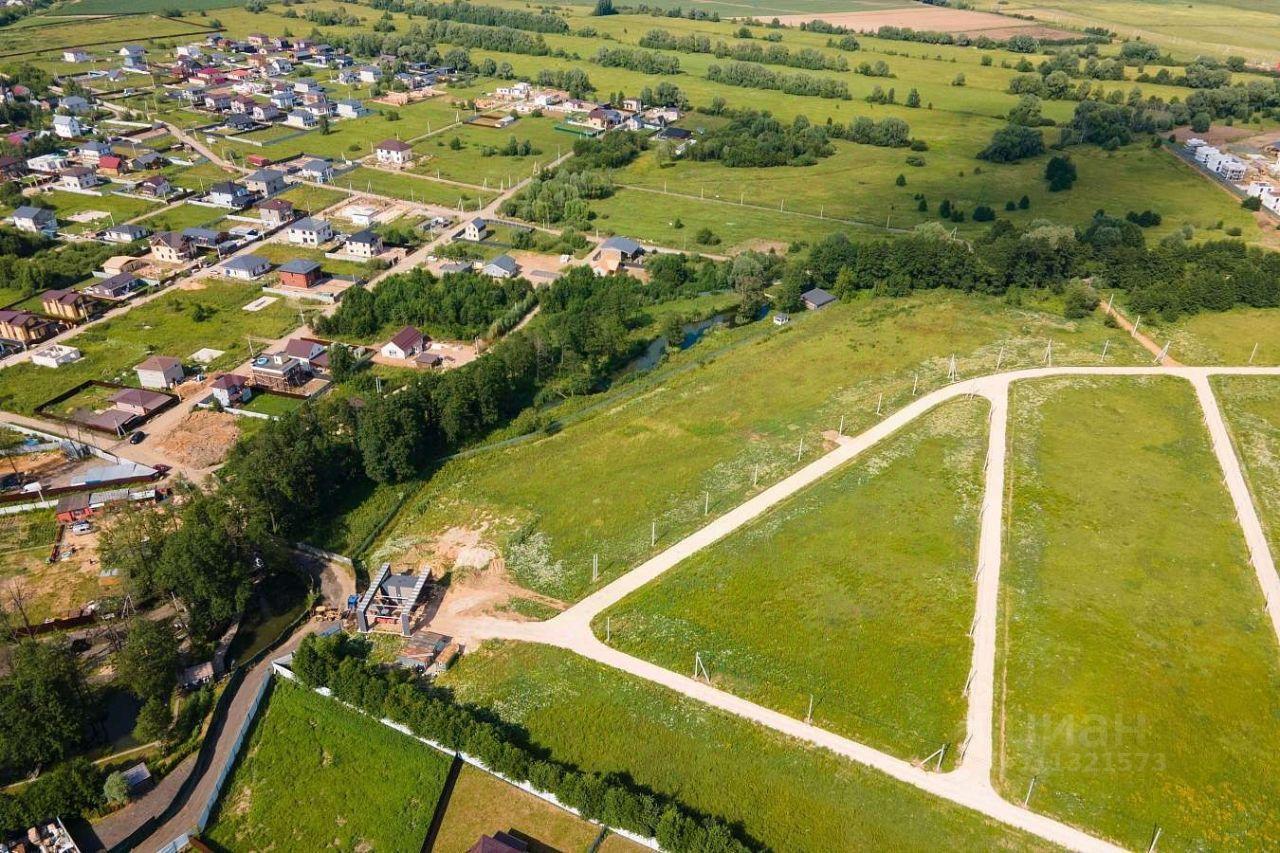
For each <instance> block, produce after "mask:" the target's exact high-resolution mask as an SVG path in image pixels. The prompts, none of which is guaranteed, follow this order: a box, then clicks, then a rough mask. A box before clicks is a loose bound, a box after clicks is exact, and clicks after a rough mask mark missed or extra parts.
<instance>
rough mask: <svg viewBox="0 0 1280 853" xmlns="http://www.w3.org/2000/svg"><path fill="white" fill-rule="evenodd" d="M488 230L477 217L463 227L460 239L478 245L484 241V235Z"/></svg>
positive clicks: (483, 222) (487, 226) (487, 225)
mask: <svg viewBox="0 0 1280 853" xmlns="http://www.w3.org/2000/svg"><path fill="white" fill-rule="evenodd" d="M488 230H489V224H488V223H487V222H485V221H484V220H483V219H481V218H480V217H478V216H477V217H476V218H475V219H472V220H471V221H470V222H468V223H467V224H466V225H465V226H463V228H462V239H464V240H470V241H472V242H473V243H478V242H480V241H481V240H483V239H484V235H485V233H486V232H487V231H488Z"/></svg>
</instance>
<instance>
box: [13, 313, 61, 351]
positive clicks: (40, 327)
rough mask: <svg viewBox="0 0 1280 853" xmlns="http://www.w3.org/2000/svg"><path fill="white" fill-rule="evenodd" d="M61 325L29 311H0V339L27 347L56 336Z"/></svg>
mask: <svg viewBox="0 0 1280 853" xmlns="http://www.w3.org/2000/svg"><path fill="white" fill-rule="evenodd" d="M60 328H61V325H60V324H59V323H57V322H55V321H53V320H50V319H48V318H46V317H40V316H37V315H36V314H32V313H31V312H30V311H14V310H10V309H4V310H0V338H4V339H6V340H10V341H17V342H18V343H20V344H23V345H26V346H29V345H31V344H36V343H39V342H40V341H43V340H44V339H45V338H48V337H51V336H52V335H55V334H57V332H58V331H59V329H60Z"/></svg>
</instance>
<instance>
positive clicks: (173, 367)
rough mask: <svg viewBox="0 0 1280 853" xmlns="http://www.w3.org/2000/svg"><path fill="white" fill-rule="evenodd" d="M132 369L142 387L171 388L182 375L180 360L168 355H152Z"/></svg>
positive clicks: (179, 380)
mask: <svg viewBox="0 0 1280 853" xmlns="http://www.w3.org/2000/svg"><path fill="white" fill-rule="evenodd" d="M133 370H134V372H135V373H137V374H138V384H139V385H141V386H142V387H143V388H155V389H161V390H164V389H167V388H172V387H173V386H174V385H177V384H178V383H179V382H181V381H182V376H183V370H182V362H181V361H179V360H178V359H176V358H174V357H173V356H169V355H153V356H151V357H150V358H148V359H147V360H146V361H144V362H142V364H139V365H138V366H137V367H135V368H134V369H133Z"/></svg>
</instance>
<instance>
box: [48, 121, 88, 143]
mask: <svg viewBox="0 0 1280 853" xmlns="http://www.w3.org/2000/svg"><path fill="white" fill-rule="evenodd" d="M53 132H54V133H56V134H58V136H60V137H62V138H63V139H75V138H76V137H77V136H83V135H84V125H82V124H81V123H80V119H78V118H76V117H75V116H63V115H58V116H54V117H53Z"/></svg>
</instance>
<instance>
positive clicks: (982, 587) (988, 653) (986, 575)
mask: <svg viewBox="0 0 1280 853" xmlns="http://www.w3.org/2000/svg"><path fill="white" fill-rule="evenodd" d="M1219 374H1221V375H1260V376H1277V377H1280V367H1183V366H1163V367H1160V366H1151V367H1057V368H1055V367H1046V368H1039V369H1033V370H1021V371H1013V372H1008V373H999V374H994V375H991V376H984V377H980V378H975V379H969V380H964V381H961V382H957V383H955V384H952V385H949V386H947V387H945V388H941V389H939V390H937V391H934V392H932V393H930V394H926V395H925V396H923V397H920V398H918V399H916V400H914V401H913V402H911V403H910V404H909V405H907V406H905V407H904V408H902V409H899V410H898V411H896V412H894V413H892V414H891V415H889V416H888V417H887V418H885V419H884V420H882V421H880V422H879V423H877V424H875V425H874V426H872V427H871V428H869V429H868V430H866V431H865V432H863V433H861V434H859V435H857V436H854V437H851V438H848V439H844V440H843V441H842V442H841V444H840V446H839V447H837V448H836V449H835V450H832V451H831V452H830V453H828V454H826V455H825V456H823V457H821V458H819V459H817V460H815V461H814V462H811V463H810V464H808V465H806V466H805V467H804V468H801V469H800V470H799V471H796V472H795V473H793V474H791V475H790V476H789V477H787V478H785V479H783V480H781V481H779V482H777V483H775V484H774V485H772V486H770V487H769V488H767V489H765V490H764V491H762V492H760V493H759V494H757V495H755V496H754V497H752V498H750V499H749V500H747V501H746V502H744V503H742V504H740V505H739V506H738V507H736V508H734V509H732V510H730V511H729V512H727V513H726V514H724V515H722V516H720V517H719V518H717V519H715V520H714V521H712V522H711V523H709V524H707V525H706V526H705V527H703V528H701V529H700V530H698V531H696V532H694V533H692V534H690V535H689V536H687V537H685V538H684V539H682V540H680V541H679V542H677V543H675V544H674V545H672V546H671V547H669V548H667V549H666V550H664V551H662V552H661V553H659V554H657V555H655V556H654V557H652V558H650V559H649V560H647V561H646V562H644V563H642V564H641V565H639V566H638V567H636V568H635V569H633V570H632V571H630V572H628V573H627V574H625V575H623V576H622V577H620V578H618V579H616V580H614V581H613V582H611V583H609V584H607V585H605V586H604V587H602V588H600V589H599V590H597V591H596V592H594V593H592V594H591V595H589V596H587V597H586V598H584V599H583V600H581V601H580V602H578V603H577V604H575V605H574V606H573V607H570V608H569V609H568V610H565V611H564V612H563V613H561V614H559V615H558V616H556V617H555V618H553V619H550V620H548V621H546V622H509V621H505V620H501V619H497V618H494V617H479V618H473V619H466V618H460V619H453V620H449V621H448V622H437V623H434V624H433V626H432V627H433V628H435V629H437V630H443V631H446V632H447V633H453V634H456V635H458V636H461V637H465V638H468V639H472V640H483V639H489V638H492V639H510V640H521V641H525V642H533V643H543V644H546V645H552V646H557V647H559V648H563V649H568V650H569V651H572V652H575V653H577V654H579V655H582V656H583V657H586V658H590V659H591V660H594V661H597V662H599V663H602V664H605V665H606V666H611V667H614V668H616V669H619V670H622V671H624V672H626V673H628V674H630V675H634V676H637V677H639V678H643V679H645V680H647V681H651V682H654V683H656V684H660V685H662V686H664V687H668V688H670V689H672V690H675V691H676V692H678V693H681V694H683V695H685V696H687V697H689V698H692V699H696V700H698V701H700V702H705V703H706V704H708V705H711V706H713V707H715V708H718V709H720V710H722V711H727V712H728V713H731V714H735V715H737V716H740V717H743V718H745V719H748V720H752V721H754V722H756V723H759V724H760V725H764V726H768V727H769V728H771V729H774V730H775V731H778V732H781V733H783V734H786V735H789V736H791V737H795V738H797V739H799V740H803V741H806V742H808V743H811V744H814V745H816V746H820V747H824V748H826V749H829V750H831V751H832V752H835V753H838V754H839V755H842V756H844V757H846V758H850V759H852V760H854V761H857V762H859V763H861V764H864V765H866V766H868V767H873V768H875V769H877V770H880V771H882V772H884V773H887V774H888V775H890V776H892V777H894V778H895V779H899V780H901V781H903V782H907V783H908V784H911V785H914V786H915V787H917V788H920V789H922V790H924V791H927V792H929V793H931V794H934V795H935V796H938V797H942V798H943V799H947V800H950V801H952V802H954V803H957V804H959V805H962V806H965V807H967V808H971V809H973V810H975V811H978V812H981V813H982V814H985V815H987V816H989V817H991V818H994V819H996V820H999V821H1001V822H1003V823H1006V824H1008V825H1010V826H1014V827H1017V828H1018V829H1021V830H1024V831H1026V832H1030V833H1032V834H1034V835H1037V836H1039V837H1041V838H1043V839H1045V840H1048V841H1051V842H1053V843H1055V844H1059V845H1062V846H1064V847H1067V848H1070V849H1073V850H1082V851H1114V850H1119V849H1121V848H1118V847H1117V846H1116V845H1114V844H1112V843H1111V842H1109V841H1106V840H1103V839H1100V838H1097V837H1095V836H1092V835H1090V834H1088V833H1086V832H1084V831H1082V830H1080V829H1077V828H1075V827H1072V826H1069V825H1067V824H1065V823H1062V822H1061V821H1058V820H1054V819H1053V818H1050V817H1046V816H1044V815H1040V814H1037V813H1035V812H1033V811H1030V810H1029V809H1025V808H1023V807H1021V806H1017V805H1014V804H1013V803H1010V802H1009V801H1007V800H1005V799H1004V798H1003V797H1001V796H1000V794H999V793H998V792H997V791H996V790H995V788H994V786H993V785H992V784H991V770H992V738H993V721H994V707H995V690H994V685H995V660H996V645H997V638H996V622H997V608H998V600H999V591H1000V567H1001V561H1002V534H1003V526H1002V525H1003V516H1002V511H1001V510H1002V506H1003V494H1004V479H1005V452H1006V428H1007V421H1008V402H1009V387H1010V385H1012V383H1014V382H1018V381H1024V380H1030V379H1041V378H1049V377H1056V376H1174V377H1180V378H1183V379H1186V380H1188V381H1189V382H1190V383H1191V384H1192V386H1193V387H1194V389H1195V391H1196V396H1197V399H1198V400H1199V403H1200V406H1201V409H1202V411H1203V414H1204V417H1205V422H1206V425H1207V427H1208V430H1209V437H1210V440H1211V443H1212V446H1213V451H1214V454H1215V455H1216V456H1217V458H1218V462H1219V465H1220V466H1221V468H1222V471H1223V475H1224V478H1225V482H1226V485H1227V489H1228V491H1229V493H1230V495H1231V498H1232V501H1233V502H1234V504H1235V507H1236V510H1237V513H1238V515H1239V519H1240V525H1241V529H1242V532H1243V534H1244V537H1245V541H1246V544H1247V546H1248V551H1249V556H1250V561H1251V562H1252V563H1253V566H1254V570H1255V572H1256V574H1257V578H1258V583H1259V586H1260V587H1261V588H1262V592H1263V595H1264V597H1265V599H1266V602H1267V613H1268V615H1269V616H1270V618H1271V623H1272V628H1273V630H1274V631H1275V633H1276V636H1277V638H1280V576H1277V574H1276V569H1275V563H1274V560H1273V558H1272V555H1271V552H1270V549H1269V547H1268V543H1267V540H1266V537H1265V535H1264V533H1263V529H1262V525H1261V523H1260V521H1259V519H1258V515H1257V512H1256V510H1255V508H1254V503H1253V499H1252V497H1251V495H1250V493H1249V486H1248V482H1247V481H1246V479H1245V477H1244V474H1243V471H1242V469H1241V466H1240V461H1239V459H1238V458H1237V457H1236V453H1235V449H1234V447H1233V446H1232V443H1231V439H1230V435H1229V433H1228V430H1227V427H1226V423H1225V421H1224V420H1223V417H1222V413H1221V411H1220V409H1219V407H1218V403H1217V399H1216V398H1215V396H1214V394H1213V391H1212V388H1211V387H1210V384H1209V378H1210V377H1211V376H1213V375H1219ZM967 395H977V396H981V397H983V398H985V399H987V400H988V401H989V402H990V403H991V423H990V430H989V436H988V451H987V466H986V481H985V494H984V496H983V504H982V510H981V519H980V533H979V542H978V567H977V590H976V596H977V603H976V608H975V629H974V645H973V662H972V670H971V674H970V684H969V692H968V700H969V711H968V716H967V728H968V732H969V734H968V737H967V739H966V743H965V745H964V747H963V748H962V750H961V755H960V761H959V763H958V765H957V767H956V768H955V769H954V770H952V771H950V772H948V773H932V772H929V771H927V770H925V769H923V768H922V767H918V766H916V765H915V764H913V763H911V762H909V761H904V760H903V759H900V758H897V757H895V756H892V755H889V754H887V753H884V752H881V751H879V750H877V749H873V748H872V747H869V746H866V745H865V744H861V743H858V742H857V741H854V740H850V739H849V738H845V737H841V736H839V735H836V734H832V733H831V732H828V731H826V730H824V729H820V728H818V727H816V726H813V725H809V724H807V723H804V722H802V721H801V720H797V719H795V718H793V717H788V716H786V715H785V714H781V713H779V712H777V711H773V710H770V709H768V708H764V707H762V706H760V705H757V704H755V703H753V702H749V701H747V700H745V699H742V698H740V697H738V696H734V695H732V694H730V693H726V692H724V691H722V690H718V689H716V688H714V687H712V686H711V685H710V684H707V683H705V682H703V681H699V680H695V679H692V678H689V677H687V676H683V675H680V674H677V673H675V672H672V671H671V670H668V669H664V668H663V667H660V666H658V665H656V664H653V663H650V662H648V661H644V660H641V659H639V658H635V657H632V656H630V655H627V654H623V653H622V652H620V651H617V650H616V649H613V648H610V647H609V646H607V645H605V644H604V643H603V642H601V641H600V640H599V639H598V638H597V637H596V636H595V634H594V632H593V631H592V630H591V621H592V619H594V618H595V617H596V616H597V615H598V614H600V613H601V612H603V611H604V610H606V609H607V608H609V607H611V606H612V605H614V604H616V603H618V602H619V601H621V600H622V599H623V598H625V597H626V596H627V595H630V594H631V593H632V592H635V591H636V590H637V589H639V588H640V587H642V586H644V585H645V584H648V583H649V582H651V581H653V580H655V579H656V578H658V577H659V576H661V575H662V574H663V573H665V572H667V571H668V570H670V569H671V568H673V567H674V566H676V565H677V564H678V563H680V562H682V561H683V560H685V559H686V558H688V557H689V556H691V555H692V554H694V553H696V552H697V551H699V550H701V549H703V548H706V547H708V546H709V545H712V544H713V543H715V542H717V541H719V540H720V539H722V538H724V537H725V536H727V535H728V534H730V533H732V532H733V531H735V530H737V529H738V528H740V527H742V526H743V525H745V524H747V523H749V522H750V521H752V520H753V519H755V518H757V517H759V516H760V515H761V514H763V513H764V512H766V511H767V510H769V509H770V508H771V507H773V506H775V505H777V504H778V503H779V502H781V501H783V500H785V499H787V498H788V497H790V496H791V495H793V494H795V493H796V492H798V491H800V490H801V489H803V488H805V487H806V486H809V485H811V484H812V483H814V482H815V481H817V480H818V479H820V478H822V477H824V476H826V475H827V474H829V473H830V472H832V471H834V470H835V469H836V468H839V467H840V466H842V465H844V464H845V463H847V462H849V461H850V460H852V459H854V458H855V457H857V456H858V455H859V454H861V453H863V452H865V451H866V450H867V449H868V448H870V447H872V446H874V445H875V444H877V443H878V442H880V441H883V440H884V439H885V438H888V437H889V436H890V435H892V434H893V433H895V432H897V431H898V430H899V429H902V428H903V427H905V426H906V425H908V424H910V423H911V422H912V421H914V420H915V419H916V418H918V417H920V416H921V415H923V414H924V413H926V412H928V411H929V410H931V409H933V408H934V407H936V406H938V405H939V404H941V403H943V402H945V401H947V400H951V399H955V398H957V397H961V396H967Z"/></svg>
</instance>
